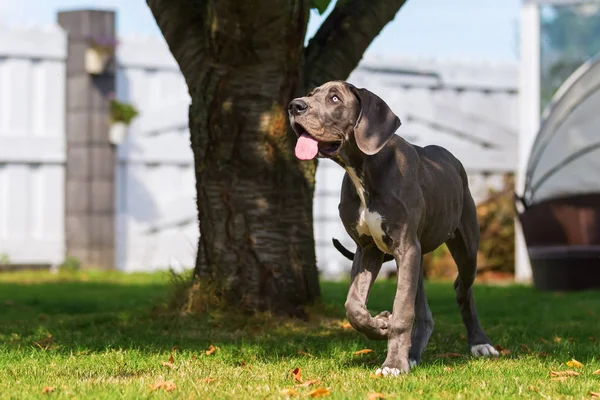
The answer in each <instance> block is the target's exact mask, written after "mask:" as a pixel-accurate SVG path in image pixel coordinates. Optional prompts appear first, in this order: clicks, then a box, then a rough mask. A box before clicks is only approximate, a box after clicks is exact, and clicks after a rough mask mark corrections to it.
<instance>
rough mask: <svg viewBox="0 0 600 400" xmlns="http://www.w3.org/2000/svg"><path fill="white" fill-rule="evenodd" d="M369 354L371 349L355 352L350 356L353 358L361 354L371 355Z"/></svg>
mask: <svg viewBox="0 0 600 400" xmlns="http://www.w3.org/2000/svg"><path fill="white" fill-rule="evenodd" d="M371 352H373V350H371V349H362V350H358V351H355V352H354V353H352V354H354V355H355V356H359V355H361V354H368V353H371Z"/></svg>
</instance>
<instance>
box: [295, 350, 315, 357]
mask: <svg viewBox="0 0 600 400" xmlns="http://www.w3.org/2000/svg"><path fill="white" fill-rule="evenodd" d="M298 354H299V355H301V356H307V357H311V358H313V357H314V356H313V355H312V354H310V353H307V352H305V351H302V350H298Z"/></svg>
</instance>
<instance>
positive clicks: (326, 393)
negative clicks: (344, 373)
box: [309, 388, 331, 397]
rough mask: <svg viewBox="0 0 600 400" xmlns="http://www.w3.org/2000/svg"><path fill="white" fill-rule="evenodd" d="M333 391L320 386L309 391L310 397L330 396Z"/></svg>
mask: <svg viewBox="0 0 600 400" xmlns="http://www.w3.org/2000/svg"><path fill="white" fill-rule="evenodd" d="M330 394H331V392H329V390H327V389H325V388H318V389H315V390H313V391H312V392H310V393H309V396H310V397H325V396H329V395H330Z"/></svg>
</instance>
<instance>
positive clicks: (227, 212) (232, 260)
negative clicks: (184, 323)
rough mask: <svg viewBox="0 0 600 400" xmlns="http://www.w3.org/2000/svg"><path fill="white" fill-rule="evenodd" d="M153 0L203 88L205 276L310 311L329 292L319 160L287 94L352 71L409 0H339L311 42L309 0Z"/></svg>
mask: <svg viewBox="0 0 600 400" xmlns="http://www.w3.org/2000/svg"><path fill="white" fill-rule="evenodd" d="M147 1H148V5H149V6H150V8H151V10H152V12H153V14H154V17H155V19H156V21H157V23H158V25H159V27H160V29H161V31H162V33H163V35H164V37H165V39H166V41H167V43H168V45H169V48H170V50H171V52H172V53H173V56H174V57H175V59H176V60H177V62H178V64H179V66H180V68H181V71H182V73H183V75H184V77H185V79H186V82H187V84H188V88H189V91H190V95H191V97H192V104H191V106H190V114H189V117H190V133H191V142H192V149H193V152H194V157H195V165H196V181H197V183H196V189H197V193H198V199H197V203H198V216H199V220H200V233H201V236H200V243H199V248H198V256H197V261H196V268H195V276H196V279H197V282H199V283H201V284H209V286H207V288H209V289H211V290H212V289H216V290H217V296H219V297H220V298H222V299H224V300H225V301H226V302H227V303H228V304H229V305H233V306H237V307H241V308H242V309H244V310H271V311H274V312H277V313H284V314H288V315H298V314H301V313H302V309H301V307H302V306H303V305H306V304H309V303H311V302H312V301H313V300H315V299H316V298H318V297H319V295H320V291H319V282H318V274H317V269H316V262H315V261H316V260H315V243H314V238H313V215H312V214H313V213H312V199H313V192H314V184H315V182H314V175H315V169H316V162H306V161H304V162H300V161H298V160H297V159H296V157H295V156H294V145H295V143H296V138H295V135H294V134H293V133H292V131H291V129H290V128H289V126H288V119H287V104H288V102H289V101H290V100H291V99H292V98H294V97H295V96H297V95H303V94H305V93H306V91H307V88H308V87H309V86H311V87H312V86H316V85H319V84H321V83H324V82H325V81H327V80H331V79H345V78H346V77H347V76H348V74H350V72H351V71H352V70H353V69H354V67H355V66H356V65H357V64H358V61H359V60H360V58H361V57H362V53H363V51H364V50H365V49H366V48H367V46H368V45H369V43H370V42H371V41H372V40H373V38H374V37H375V36H376V35H377V34H378V33H379V31H380V30H381V29H382V28H383V26H385V24H387V22H389V21H390V20H392V19H393V18H394V15H395V14H396V12H397V11H398V9H399V8H400V7H401V5H402V4H403V3H404V1H405V0H369V1H365V0H340V1H339V2H338V5H336V8H335V9H334V11H333V12H332V13H331V15H330V16H329V17H328V18H327V20H326V21H325V22H324V24H323V27H322V28H321V29H320V30H319V32H318V33H317V35H315V38H314V39H313V40H311V43H310V45H309V46H308V48H307V49H306V50H305V49H304V46H303V45H304V37H305V34H306V27H307V23H308V17H309V10H310V4H311V2H310V1H309V0H295V1H291V0H262V1H260V2H258V1H255V2H253V1H238V0H218V1H217V0H212V1H211V0H147ZM350 28H352V32H350V30H351V29H350ZM350 34H352V35H353V36H352V37H347V35H350ZM305 58H306V59H308V60H310V62H309V63H305V62H304V59H305ZM307 73H308V74H310V75H311V76H310V77H311V79H310V81H308V80H305V79H303V78H304V75H305V74H307ZM305 82H306V83H307V84H305ZM205 287H206V286H205ZM200 290H203V289H202V288H201V289H200Z"/></svg>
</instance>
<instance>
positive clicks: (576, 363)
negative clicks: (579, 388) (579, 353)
mask: <svg viewBox="0 0 600 400" xmlns="http://www.w3.org/2000/svg"><path fill="white" fill-rule="evenodd" d="M567 365H568V366H569V367H571V368H582V367H583V364H582V363H580V362H579V361H577V360H575V359H571V361H568V362H567Z"/></svg>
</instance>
